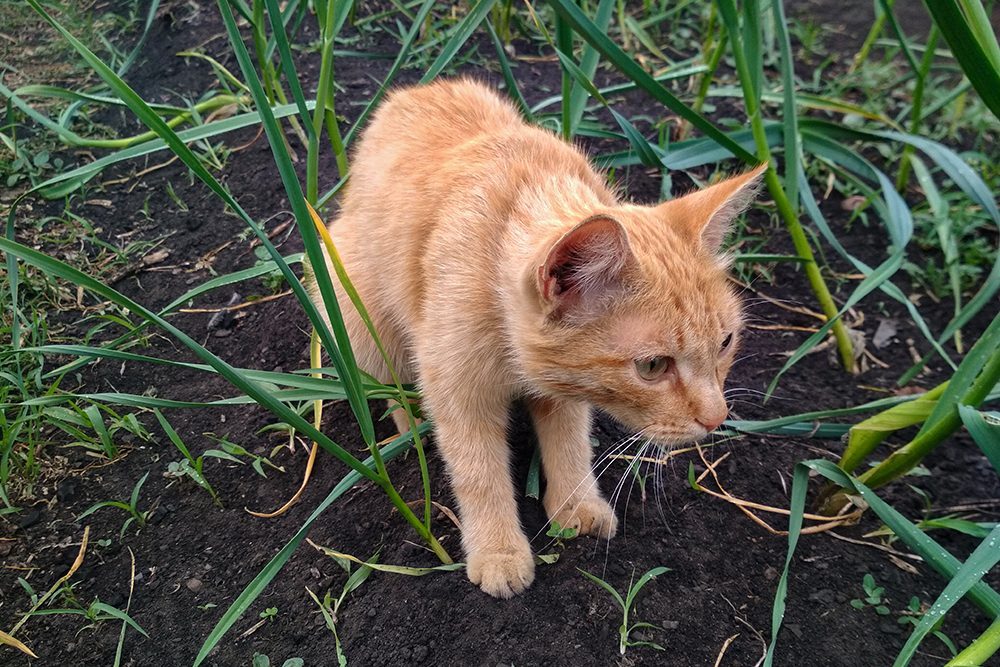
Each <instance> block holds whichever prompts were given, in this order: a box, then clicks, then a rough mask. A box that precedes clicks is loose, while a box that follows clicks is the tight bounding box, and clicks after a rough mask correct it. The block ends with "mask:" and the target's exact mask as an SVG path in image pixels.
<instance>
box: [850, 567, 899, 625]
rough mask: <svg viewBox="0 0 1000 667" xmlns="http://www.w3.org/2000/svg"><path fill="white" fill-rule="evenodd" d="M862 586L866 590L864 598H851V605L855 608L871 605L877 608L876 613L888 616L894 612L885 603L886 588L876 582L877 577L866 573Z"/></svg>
mask: <svg viewBox="0 0 1000 667" xmlns="http://www.w3.org/2000/svg"><path fill="white" fill-rule="evenodd" d="M861 588H863V589H864V591H865V596H864V598H863V599H862V598H854V599H853V600H851V606H852V607H854V608H855V609H859V610H861V609H864V608H865V607H871V608H873V609H874V610H875V613H876V614H878V615H879V616H888V615H889V614H891V613H892V612H891V611H889V608H888V607H887V606H885V604H883V602H884V600H883V599H882V594H883V593H885V588H883V587H882V586H877V585H876V584H875V578H874V577H873V576H872V575H870V574H866V575H865V576H864V579H862V581H861Z"/></svg>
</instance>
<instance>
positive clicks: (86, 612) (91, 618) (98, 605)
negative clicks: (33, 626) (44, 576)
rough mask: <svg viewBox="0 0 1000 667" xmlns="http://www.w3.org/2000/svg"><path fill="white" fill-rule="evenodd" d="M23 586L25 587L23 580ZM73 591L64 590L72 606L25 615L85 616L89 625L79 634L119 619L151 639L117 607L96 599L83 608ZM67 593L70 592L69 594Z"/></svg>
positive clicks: (30, 612)
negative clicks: (105, 622)
mask: <svg viewBox="0 0 1000 667" xmlns="http://www.w3.org/2000/svg"><path fill="white" fill-rule="evenodd" d="M22 585H24V582H23V580H22ZM71 590H72V589H70V588H69V587H67V589H65V590H64V599H65V600H66V601H67V602H68V603H69V604H70V605H71V606H69V607H63V608H61V609H39V610H36V611H29V612H27V613H26V614H24V615H25V616H54V615H57V614H68V615H74V616H83V617H84V618H85V619H87V621H88V623H87V624H86V625H84V626H83V627H82V628H80V630H79V631H78V633H77V634H79V633H80V632H83V631H84V630H88V629H94V628H96V627H97V624H98V623H100V622H101V621H109V620H112V619H118V620H119V621H124V622H125V623H128V624H129V625H131V626H132V627H133V628H134V629H135V630H137V631H138V632H140V633H142V635H143V636H144V637H146V638H147V639H148V638H149V635H148V634H147V633H146V631H145V630H143V629H142V628H141V627H140V626H139V624H138V623H136V622H135V621H133V620H132V617H131V616H129V615H128V614H126V613H125V612H124V611H122V610H121V609H118V608H117V607H112V606H111V605H107V604H104V603H103V602H101V601H100V600H98V599H97V598H94V601H93V602H91V603H90V605H88V606H87V607H83V606H81V605H80V604H79V603H77V601H76V598H75V597H74V596H73V595H72V592H71ZM67 591H69V593H68V594H67ZM32 601H33V602H35V601H36V598H35V596H34V595H32Z"/></svg>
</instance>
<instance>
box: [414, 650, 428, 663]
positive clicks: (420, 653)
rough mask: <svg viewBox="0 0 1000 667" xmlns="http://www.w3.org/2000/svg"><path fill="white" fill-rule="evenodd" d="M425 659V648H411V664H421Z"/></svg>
mask: <svg viewBox="0 0 1000 667" xmlns="http://www.w3.org/2000/svg"><path fill="white" fill-rule="evenodd" d="M426 658H427V647H426V646H414V647H413V662H423V661H424V660H425V659H426Z"/></svg>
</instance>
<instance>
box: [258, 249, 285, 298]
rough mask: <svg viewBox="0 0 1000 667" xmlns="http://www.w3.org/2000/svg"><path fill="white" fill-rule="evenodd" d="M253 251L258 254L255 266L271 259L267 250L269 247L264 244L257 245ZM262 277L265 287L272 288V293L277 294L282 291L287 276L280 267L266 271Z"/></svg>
mask: <svg viewBox="0 0 1000 667" xmlns="http://www.w3.org/2000/svg"><path fill="white" fill-rule="evenodd" d="M253 253H254V255H256V256H257V261H256V262H255V263H254V266H260V265H261V264H264V263H265V262H267V261H269V260H270V259H271V256H270V255H269V254H268V252H267V248H265V247H264V246H257V247H256V248H254V250H253ZM260 279H261V281H262V282H263V283H264V287H266V288H267V289H269V290H271V294H277V293H278V292H280V291H281V288H282V286H283V285H284V284H285V276H284V275H283V274H282V273H281V271H279V270H278V269H275V270H274V271H271V272H270V273H265V274H264V275H263V276H261V278H260Z"/></svg>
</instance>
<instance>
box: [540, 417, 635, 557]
mask: <svg viewBox="0 0 1000 667" xmlns="http://www.w3.org/2000/svg"><path fill="white" fill-rule="evenodd" d="M638 437H639V435H632V436H629V437H627V438H624V439H622V440H619V441H618V442H617V443H615V444H614V445H612V446H611V447H610V448H609V449H608V450H607V451H606V452H605V453H604V454H603V455H601V456H599V457H597V459H596V461H595V462H594V463H593V464H592V465H591V467H590V472H591V477H592V479H593V481H591V482H590V483H589V484H588V485H587V488H586V489H585V490H584V493H583V494H580V493H578V492H579V491H580V487H582V486H583V485H584V483H585V482H586V481H587V480H583V481H581V482H580V483H579V484H577V485H576V487H574V489H573V493H572V494H570V496H569V499H567V500H565V501H563V503H562V504H561V505H559V507H557V508H555V509H554V510H553V511H552V514H558V513H559V512H561V511H562V510H563V509H565V508H566V503H568V502H569V500H570V499H573V498H579V497H580V496H581V495H583V496H585V495H586V494H587V493H588V492H590V491H591V490H592V489H593V488H594V486H595V485H596V484H597V480H599V479H600V478H601V476H602V475H603V474H604V473H605V472H607V470H608V468H610V467H611V466H612V465H613V464H614V462H615V460H617V457H619V456H620V455H621V454H622V453H624V452H625V451H626V450H628V448H629V447H631V446H632V443H633V442H635V440H636V439H637V438H638ZM602 466H603V467H602ZM598 468H601V469H600V471H598ZM545 530H546V529H545V528H543V529H541V530H539V531H538V532H536V533H535V534H534V536H533V537H532V538H531V539H532V540H535V539H537V538H538V537H539V536H540V535H541V534H542V532H543V531H545ZM555 539H556V538H553V539H552V540H550V541H549V542H548V543H547V544H546V545H545V546H544V547H543V549H544V548H548V547H550V546H552V545H553V544H554V543H555Z"/></svg>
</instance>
